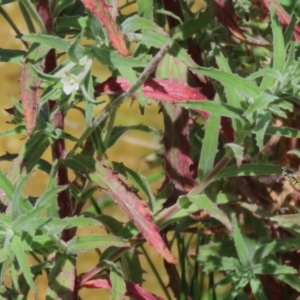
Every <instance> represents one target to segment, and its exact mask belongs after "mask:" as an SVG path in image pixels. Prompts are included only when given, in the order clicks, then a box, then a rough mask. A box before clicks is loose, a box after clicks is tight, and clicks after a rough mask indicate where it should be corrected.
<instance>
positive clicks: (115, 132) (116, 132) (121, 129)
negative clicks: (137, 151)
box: [107, 124, 161, 148]
mask: <svg viewBox="0 0 300 300" xmlns="http://www.w3.org/2000/svg"><path fill="white" fill-rule="evenodd" d="M128 130H140V131H143V132H148V133H151V134H153V135H155V136H157V137H161V132H160V131H158V130H157V129H156V128H154V127H151V126H148V125H143V124H139V125H131V126H115V127H114V128H113V129H112V132H111V134H110V139H109V142H108V145H107V148H110V147H112V146H113V145H114V144H115V142H116V141H117V140H118V139H119V138H120V136H121V135H122V134H124V133H125V132H126V131H128Z"/></svg>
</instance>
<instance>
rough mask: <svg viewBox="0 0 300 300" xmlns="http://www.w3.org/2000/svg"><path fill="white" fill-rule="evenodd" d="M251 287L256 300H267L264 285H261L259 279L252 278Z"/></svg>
mask: <svg viewBox="0 0 300 300" xmlns="http://www.w3.org/2000/svg"><path fill="white" fill-rule="evenodd" d="M250 286H251V290H252V292H253V295H254V297H255V299H256V300H267V297H266V295H265V293H264V288H263V285H262V284H261V282H260V280H259V278H258V277H256V276H255V277H253V278H251V280H250Z"/></svg>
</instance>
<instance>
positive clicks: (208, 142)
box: [198, 116, 220, 181]
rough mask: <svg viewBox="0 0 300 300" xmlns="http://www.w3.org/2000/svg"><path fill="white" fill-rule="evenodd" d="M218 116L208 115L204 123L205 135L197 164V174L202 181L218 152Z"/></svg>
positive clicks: (209, 170) (210, 168)
mask: <svg viewBox="0 0 300 300" xmlns="http://www.w3.org/2000/svg"><path fill="white" fill-rule="evenodd" d="M219 130H220V117H218V116H210V117H209V119H208V120H207V121H206V124H205V135H204V139H203V144H202V148H201V155H200V161H199V164H198V176H199V179H200V180H201V181H202V180H203V179H204V178H205V177H206V176H207V175H208V174H209V173H210V172H211V170H212V169H213V166H214V162H215V157H216V154H217V152H218V141H219V138H218V136H219Z"/></svg>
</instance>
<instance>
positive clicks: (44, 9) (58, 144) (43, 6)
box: [37, 0, 75, 241]
mask: <svg viewBox="0 0 300 300" xmlns="http://www.w3.org/2000/svg"><path fill="white" fill-rule="evenodd" d="M37 11H38V13H39V15H40V17H41V19H42V20H43V22H44V24H45V27H46V29H47V31H48V32H49V33H51V32H52V31H53V20H52V17H51V11H50V7H49V2H48V0H39V1H38V3H37ZM56 67H57V61H56V54H55V49H51V50H50V51H49V52H48V53H47V55H46V59H45V69H44V71H45V73H50V72H52V71H53V70H54V69H55V68H56ZM57 106H58V102H57V101H53V100H49V101H48V107H49V113H50V114H51V113H52V112H53V111H54V110H55V109H56V107H57ZM52 124H53V126H54V128H59V129H62V130H63V129H64V114H63V111H62V110H58V111H57V112H56V113H55V114H54V117H53V120H52ZM51 150H52V157H53V160H58V159H61V158H64V156H65V153H66V150H65V141H64V140H63V139H57V140H56V141H55V142H54V143H53V145H52V147H51ZM57 184H58V185H68V184H69V179H68V171H67V168H66V166H65V165H63V164H61V165H60V166H59V168H58V172H57ZM57 202H58V206H59V217H60V218H65V217H70V216H72V212H73V203H72V202H73V201H72V198H71V195H70V190H69V189H68V188H67V189H65V190H64V191H62V192H60V193H58V195H57ZM74 234H75V231H74V230H64V231H63V232H62V239H63V240H64V241H68V240H70V239H71V238H72V237H73V236H74Z"/></svg>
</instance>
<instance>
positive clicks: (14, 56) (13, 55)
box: [0, 48, 26, 66]
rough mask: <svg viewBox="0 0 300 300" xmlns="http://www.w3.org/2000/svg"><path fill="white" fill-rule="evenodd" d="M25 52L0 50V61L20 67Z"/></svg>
mask: <svg viewBox="0 0 300 300" xmlns="http://www.w3.org/2000/svg"><path fill="white" fill-rule="evenodd" d="M25 54H26V52H25V51H22V50H12V49H11V50H10V49H3V48H0V61H1V62H10V63H13V64H17V65H20V66H22V63H23V61H24V56H25Z"/></svg>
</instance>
